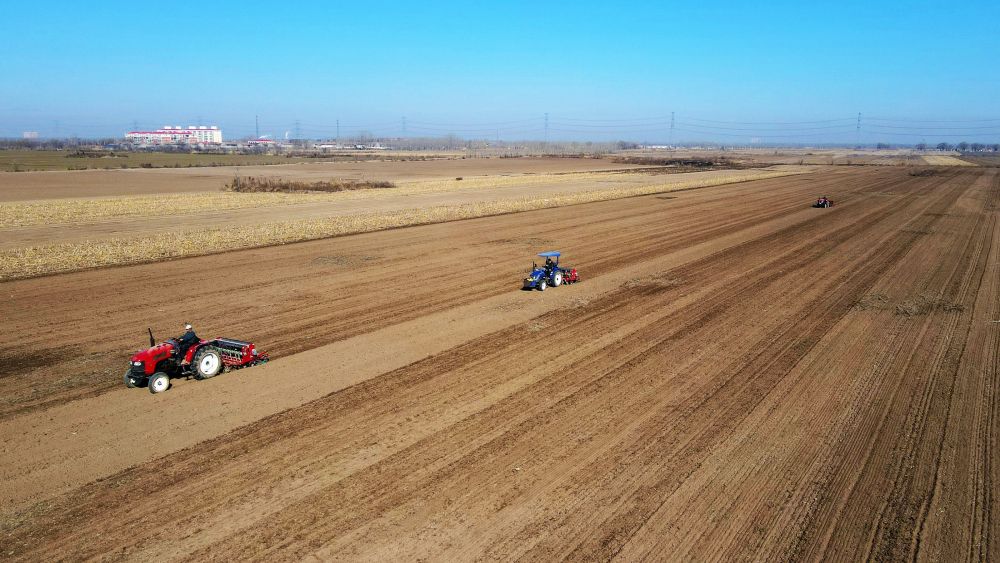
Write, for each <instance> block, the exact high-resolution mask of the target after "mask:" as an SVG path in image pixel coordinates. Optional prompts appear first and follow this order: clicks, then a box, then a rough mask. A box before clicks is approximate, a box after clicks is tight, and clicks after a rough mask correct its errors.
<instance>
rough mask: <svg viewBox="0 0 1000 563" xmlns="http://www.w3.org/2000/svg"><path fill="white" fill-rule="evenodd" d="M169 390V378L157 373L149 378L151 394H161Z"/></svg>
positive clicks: (160, 372) (159, 372)
mask: <svg viewBox="0 0 1000 563" xmlns="http://www.w3.org/2000/svg"><path fill="white" fill-rule="evenodd" d="M167 389H170V376H169V375H167V374H165V373H163V372H162V371H158V372H156V373H154V374H153V375H151V376H149V392H150V393H152V394H154V395H155V394H157V393H163V392H164V391H166V390H167Z"/></svg>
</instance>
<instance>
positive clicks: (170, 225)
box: [0, 167, 804, 279]
mask: <svg viewBox="0 0 1000 563" xmlns="http://www.w3.org/2000/svg"><path fill="white" fill-rule="evenodd" d="M803 172H804V170H803V169H801V168H798V167H785V168H782V169H778V170H750V169H748V170H719V171H708V172H693V173H682V174H664V175H660V174H657V175H651V174H645V173H628V172H623V171H617V172H585V173H553V174H540V175H530V176H524V175H522V176H514V177H495V176H492V177H490V176H488V177H477V178H470V179H468V180H465V179H462V180H458V179H449V180H423V181H409V182H403V183H401V184H399V185H398V186H396V185H390V186H391V187H384V188H374V189H359V190H351V191H342V192H337V193H309V192H306V193H297V194H289V193H234V192H223V193H219V192H208V193H201V194H169V195H165V194H161V195H158V196H118V197H104V198H97V199H81V198H73V199H62V200H59V199H51V200H36V201H28V202H9V203H0V233H2V234H3V235H4V241H3V242H0V279H16V278H22V277H32V276H37V275H44V274H51V273H58V272H68V271H74V270H81V269H86V268H92V267H101V266H115V265H121V264H130V263H141V262H153V261H159V260H164V259H168V258H178V257H183V256H194V255H200V254H213V253H218V252H223V251H227V250H236V249H240V248H253V247H261V246H269V245H275V244H287V243H291V242H299V241H303V240H311V239H317V238H324V237H330V236H341V235H346V234H354V233H363V232H371V231H376V230H383V229H388V228H398V227H405V226H409V225H419V224H428V223H438V222H442V221H453V220H458V219H468V218H473V217H484V216H489V215H500V214H505V213H515V212H519V211H527V210H531V209H541V208H546V207H558V206H564V205H573V204H579V203H587V202H591V201H600V200H606V199H616V198H623V197H634V196H637V195H644V194H650V193H663V192H668V191H675V190H684V189H691V188H697V187H704V186H710V185H721V184H726V183H733V182H742V181H745V180H748V179H754V178H771V177H778V176H785V175H789V174H799V173H803Z"/></svg>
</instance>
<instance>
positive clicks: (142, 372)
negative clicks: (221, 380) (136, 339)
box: [125, 329, 269, 394]
mask: <svg viewBox="0 0 1000 563" xmlns="http://www.w3.org/2000/svg"><path fill="white" fill-rule="evenodd" d="M181 350H182V346H181V344H180V341H179V339H176V338H171V339H169V340H167V341H166V342H162V343H160V344H157V343H156V340H155V339H154V338H153V331H152V329H149V348H147V349H146V350H140V351H138V352H136V353H135V354H133V355H132V358H131V359H130V360H129V369H128V371H126V372H125V386H126V387H129V388H131V387H148V388H149V392H150V393H154V394H155V393H162V392H164V391H166V390H167V389H169V388H170V379H171V378H175V377H194V378H195V379H208V378H210V377H215V376H216V375H219V374H220V373H222V371H223V370H224V369H226V368H229V369H231V370H233V369H239V368H244V367H250V366H255V365H257V364H263V363H265V362H267V361H268V359H269V358H268V356H267V354H266V353H265V352H261V351H258V350H257V347H256V346H254V345H253V343H252V342H244V341H242V340H233V339H231V338H216V339H214V340H199V341H198V342H196V343H195V344H192V345H191V346H190V347H188V349H187V350H184V351H183V354H181Z"/></svg>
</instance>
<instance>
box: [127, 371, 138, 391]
mask: <svg viewBox="0 0 1000 563" xmlns="http://www.w3.org/2000/svg"><path fill="white" fill-rule="evenodd" d="M131 373H132V370H128V371H126V372H125V387H128V388H129V389H135V388H136V387H138V386H137V385H136V384H135V383H132V378H131V377H129V375H130V374H131Z"/></svg>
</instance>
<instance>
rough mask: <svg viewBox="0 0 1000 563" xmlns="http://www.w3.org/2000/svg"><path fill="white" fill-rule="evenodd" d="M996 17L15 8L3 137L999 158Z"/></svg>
mask: <svg viewBox="0 0 1000 563" xmlns="http://www.w3.org/2000/svg"><path fill="white" fill-rule="evenodd" d="M997 21H1000V8H998V7H997V6H996V5H994V4H972V5H947V6H945V5H941V4H939V3H930V2H906V3H903V2H882V3H879V4H878V5H877V6H867V5H866V4H865V3H861V2H846V3H845V2H839V3H836V4H834V3H829V4H822V3H820V4H816V3H811V4H809V5H800V4H798V3H793V2H779V3H770V4H769V5H768V7H767V8H766V9H759V8H756V7H754V6H753V5H750V4H744V3H735V2H734V3H716V4H712V5H708V6H706V5H701V4H693V3H674V4H670V5H667V4H663V3H631V4H629V5H628V7H627V9H621V8H619V7H617V6H613V5H609V4H608V3H590V2H576V3H572V4H561V5H556V4H546V5H536V4H533V3H523V2H522V3H517V2H514V3H505V4H503V5H492V4H491V5H488V6H475V5H466V4H459V3H451V4H446V3H436V4H434V5H410V4H406V3H397V2H383V3H378V4H350V5H331V4H327V3H313V2H306V3H299V4H295V6H294V9H284V8H281V9H278V8H276V6H275V5H272V4H266V5H260V6H255V5H246V4H244V3H235V2H218V3H211V4H195V3H185V2H180V3H174V4H171V8H170V10H165V9H163V8H161V7H159V6H154V5H150V6H146V5H141V4H136V3H124V2H109V3H102V4H100V5H77V4H75V3H69V2H66V3H55V4H52V3H48V4H44V5H40V4H16V5H10V6H5V17H4V18H3V20H2V21H0V32H2V33H3V35H4V37H6V38H7V45H8V47H7V50H8V53H6V54H5V56H4V57H3V58H2V59H0V137H9V138H18V137H20V136H21V134H22V132H24V131H37V132H39V134H40V135H41V136H42V137H69V136H78V137H84V138H94V137H120V136H122V135H123V134H124V133H125V132H126V131H128V130H130V129H133V128H135V127H139V128H158V127H160V126H163V125H181V126H186V125H191V124H198V125H218V126H220V127H221V128H222V129H223V132H224V135H225V136H226V138H229V139H232V138H239V137H246V136H252V135H254V134H255V116H259V121H260V133H261V134H262V135H264V134H266V135H270V136H272V137H274V138H283V137H284V136H285V134H286V132H287V133H288V134H289V135H290V136H296V132H298V136H300V137H304V138H333V137H335V136H336V131H337V122H338V121H339V122H340V135H341V136H342V137H349V136H352V135H357V134H358V133H361V132H368V133H370V134H371V135H373V136H385V137H399V136H403V137H443V136H447V135H455V136H457V137H461V138H489V139H493V138H500V139H502V140H523V139H537V140H542V139H543V138H544V137H545V134H546V131H547V132H548V139H549V140H551V141H582V140H593V141H612V140H628V141H638V142H653V143H665V142H669V141H674V142H696V141H715V142H726V143H733V144H744V143H752V142H757V143H761V144H766V143H789V144H823V143H854V142H856V141H860V142H862V143H875V142H888V143H899V144H915V143H919V142H926V143H928V144H932V145H933V144H936V143H938V142H942V141H943V142H949V143H957V142H960V141H968V142H983V143H992V142H1000V112H998V111H997V109H996V99H997V97H998V94H1000V65H997V64H993V63H992V57H993V54H994V51H995V37H996V26H997V23H996V22H997ZM672 112H673V114H674V127H673V130H672V132H671V128H670V121H671V113H672ZM859 112H860V113H861V114H862V118H861V131H860V134H859V133H858V131H857V114H858V113H859ZM546 114H548V127H547V128H546V125H545V123H546V118H545V115H546ZM404 121H405V123H404Z"/></svg>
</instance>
